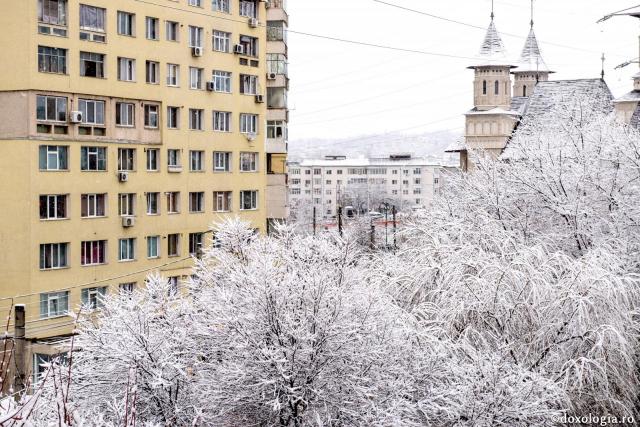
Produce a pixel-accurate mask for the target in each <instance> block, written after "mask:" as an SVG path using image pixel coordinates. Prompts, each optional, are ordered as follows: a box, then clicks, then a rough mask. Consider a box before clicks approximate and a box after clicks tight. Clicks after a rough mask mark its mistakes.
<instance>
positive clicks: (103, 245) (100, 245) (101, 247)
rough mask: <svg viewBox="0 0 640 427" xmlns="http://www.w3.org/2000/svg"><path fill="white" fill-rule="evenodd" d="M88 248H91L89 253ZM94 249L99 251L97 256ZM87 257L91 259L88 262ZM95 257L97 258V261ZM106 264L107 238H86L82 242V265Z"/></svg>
mask: <svg viewBox="0 0 640 427" xmlns="http://www.w3.org/2000/svg"><path fill="white" fill-rule="evenodd" d="M94 245H95V247H94ZM87 248H89V249H90V253H87ZM94 251H97V256H95V255H96V254H94ZM87 259H88V260H89V261H88V262H87ZM94 259H97V261H96V260H94ZM105 264H107V241H106V240H85V241H82V242H80V265H81V266H82V267H90V266H95V265H105Z"/></svg>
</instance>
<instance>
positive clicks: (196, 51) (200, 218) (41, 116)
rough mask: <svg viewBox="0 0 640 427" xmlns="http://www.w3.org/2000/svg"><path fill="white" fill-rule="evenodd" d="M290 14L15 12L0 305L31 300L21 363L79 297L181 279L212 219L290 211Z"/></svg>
mask: <svg viewBox="0 0 640 427" xmlns="http://www.w3.org/2000/svg"><path fill="white" fill-rule="evenodd" d="M272 16H273V17H274V20H273V21H271V17H272ZM287 20H288V18H287V14H286V11H285V10H284V4H283V3H282V2H278V1H275V2H271V3H268V2H264V1H258V0H213V1H212V0H154V1H139V0H21V1H19V2H12V4H11V6H10V7H7V8H5V10H4V11H3V13H2V14H1V15H0V22H1V23H2V25H3V26H4V28H5V31H3V32H2V34H1V35H0V44H1V45H2V46H4V47H5V52H10V58H11V59H10V61H3V67H2V69H0V75H1V79H0V99H1V101H2V102H0V151H1V152H2V156H0V166H1V167H0V195H1V197H2V206H3V208H4V209H2V212H1V213H0V223H1V224H3V227H2V229H1V230H0V241H2V242H4V243H5V245H7V247H10V248H11V249H10V250H6V251H2V252H0V270H1V271H3V273H4V283H3V285H2V286H0V310H1V311H2V313H3V314H5V315H11V313H12V310H13V308H14V307H15V306H16V305H21V307H23V308H24V310H25V317H26V332H25V334H26V342H27V343H28V346H27V347H28V348H27V349H26V350H25V352H26V353H27V355H26V356H25V357H26V359H27V362H25V368H24V369H25V371H32V370H33V369H32V367H33V366H35V367H36V368H35V372H36V373H37V366H38V363H37V361H38V360H40V359H39V358H46V357H48V356H47V354H53V353H55V352H56V351H59V347H55V346H53V345H50V344H51V343H53V342H58V341H57V340H58V338H52V337H60V336H65V335H67V334H69V333H70V332H71V327H70V324H71V321H72V319H71V318H70V317H69V316H67V315H66V313H67V311H74V310H75V309H76V308H77V307H78V306H79V305H80V303H81V302H84V303H86V304H89V305H90V306H93V307H95V306H97V305H99V297H100V295H102V294H104V293H107V292H120V291H122V292H128V291H130V290H131V289H133V288H135V287H136V286H142V285H143V284H144V278H145V276H146V275H147V274H149V272H153V271H157V272H160V273H161V274H163V275H165V276H166V277H169V278H170V279H169V280H170V281H171V282H172V283H175V286H176V288H177V287H178V286H179V282H180V280H181V278H184V277H185V276H187V275H188V274H190V267H191V265H192V257H193V256H194V255H197V254H198V253H199V251H200V248H201V247H202V245H205V244H207V242H209V241H210V240H211V234H210V233H209V232H208V230H209V228H210V226H211V225H212V223H213V222H215V221H216V220H220V219H222V218H225V217H229V216H235V215H238V216H240V217H241V218H242V219H244V220H246V221H249V222H250V223H251V224H252V226H253V227H254V228H255V229H256V230H257V231H260V232H266V231H267V229H268V224H269V223H270V222H271V221H275V220H283V219H285V218H286V214H287V212H286V169H285V167H284V164H285V159H286V131H285V132H284V133H279V132H274V131H273V129H274V128H276V127H278V126H280V127H284V128H285V129H286V123H284V124H283V122H286V116H285V120H283V119H282V115H283V113H282V110H283V109H284V110H286V90H285V91H284V93H285V103H284V105H283V104H282V103H279V102H276V101H275V100H276V99H279V98H278V96H279V95H282V92H283V91H282V87H283V84H284V83H287V84H288V78H287V75H286V61H287V58H286V54H287V52H286V22H287ZM272 24H273V25H272ZM273 28H276V30H274V31H272V29H273ZM277 30H280V31H281V32H280V33H278V31H277ZM273 33H278V34H277V35H275V36H274V34H273ZM268 34H269V36H268ZM270 49H273V50H270ZM283 50H284V52H282V51H283ZM8 57H9V56H5V58H8ZM283 82H284V83H283ZM268 106H269V107H270V108H267V107H268ZM271 107H274V109H272V108H271ZM274 177H277V179H274ZM275 184H277V185H275ZM30 361H33V364H31V363H29V362H30Z"/></svg>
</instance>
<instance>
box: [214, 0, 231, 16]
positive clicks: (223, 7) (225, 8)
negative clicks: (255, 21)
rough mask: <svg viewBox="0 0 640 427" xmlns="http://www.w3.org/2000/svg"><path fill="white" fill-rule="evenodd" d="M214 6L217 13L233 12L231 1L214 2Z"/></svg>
mask: <svg viewBox="0 0 640 427" xmlns="http://www.w3.org/2000/svg"><path fill="white" fill-rule="evenodd" d="M212 6H213V10H214V11H215V12H224V13H230V12H231V9H230V8H229V0H213V3H212Z"/></svg>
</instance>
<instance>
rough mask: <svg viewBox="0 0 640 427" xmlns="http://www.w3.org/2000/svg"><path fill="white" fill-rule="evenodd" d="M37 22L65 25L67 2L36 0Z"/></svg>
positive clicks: (62, 0)
mask: <svg viewBox="0 0 640 427" xmlns="http://www.w3.org/2000/svg"><path fill="white" fill-rule="evenodd" d="M38 22H42V23H43V24H51V25H61V26H66V25H67V0H38Z"/></svg>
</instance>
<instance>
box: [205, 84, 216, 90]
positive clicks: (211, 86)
mask: <svg viewBox="0 0 640 427" xmlns="http://www.w3.org/2000/svg"><path fill="white" fill-rule="evenodd" d="M215 89H216V84H215V83H214V82H207V90H208V91H209V92H213V91H214V90H215Z"/></svg>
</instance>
